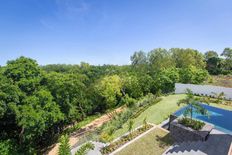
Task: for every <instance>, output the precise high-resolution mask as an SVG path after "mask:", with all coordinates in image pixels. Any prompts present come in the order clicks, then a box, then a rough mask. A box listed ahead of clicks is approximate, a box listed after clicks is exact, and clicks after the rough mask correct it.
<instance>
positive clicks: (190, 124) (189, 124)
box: [178, 117, 205, 130]
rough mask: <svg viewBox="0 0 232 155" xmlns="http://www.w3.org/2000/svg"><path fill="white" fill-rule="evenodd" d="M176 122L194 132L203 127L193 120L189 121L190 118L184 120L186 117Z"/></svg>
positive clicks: (202, 123) (199, 122) (200, 123)
mask: <svg viewBox="0 0 232 155" xmlns="http://www.w3.org/2000/svg"><path fill="white" fill-rule="evenodd" d="M178 122H179V123H180V124H182V125H184V126H187V127H190V128H192V129H194V130H200V129H202V127H203V126H204V125H205V123H204V122H201V121H198V120H194V119H192V120H191V119H190V118H186V117H184V118H182V119H180V120H179V121H178Z"/></svg>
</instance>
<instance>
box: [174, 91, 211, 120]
mask: <svg viewBox="0 0 232 155" xmlns="http://www.w3.org/2000/svg"><path fill="white" fill-rule="evenodd" d="M186 94H187V97H186V98H185V99H182V100H180V101H179V102H178V103H177V104H178V105H180V104H186V105H187V107H186V109H185V111H184V116H185V117H186V116H188V115H190V119H191V120H192V118H193V113H199V114H202V115H207V110H206V109H205V108H204V107H203V106H202V105H201V104H200V103H198V101H197V100H196V99H195V98H194V95H193V93H192V91H191V90H190V89H186Z"/></svg>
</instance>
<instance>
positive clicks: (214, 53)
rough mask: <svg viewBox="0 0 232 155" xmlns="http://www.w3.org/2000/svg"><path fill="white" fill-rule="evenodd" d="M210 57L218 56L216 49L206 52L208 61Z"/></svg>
mask: <svg viewBox="0 0 232 155" xmlns="http://www.w3.org/2000/svg"><path fill="white" fill-rule="evenodd" d="M210 58H218V54H217V52H215V51H207V52H206V53H205V59H206V61H207V60H209V59H210Z"/></svg>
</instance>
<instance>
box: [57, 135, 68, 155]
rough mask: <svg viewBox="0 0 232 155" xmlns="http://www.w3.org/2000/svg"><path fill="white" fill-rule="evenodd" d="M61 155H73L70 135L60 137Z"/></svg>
mask: <svg viewBox="0 0 232 155" xmlns="http://www.w3.org/2000/svg"><path fill="white" fill-rule="evenodd" d="M58 154H59V155H71V150H70V145H69V138H68V135H62V136H61V137H60V146H59V152H58Z"/></svg>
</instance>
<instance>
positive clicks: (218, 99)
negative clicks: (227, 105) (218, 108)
mask: <svg viewBox="0 0 232 155" xmlns="http://www.w3.org/2000/svg"><path fill="white" fill-rule="evenodd" d="M212 94H213V95H214V96H215V97H216V99H217V100H216V103H222V102H223V101H222V100H223V99H224V98H225V93H224V92H221V93H219V94H217V93H215V92H212Z"/></svg>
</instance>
